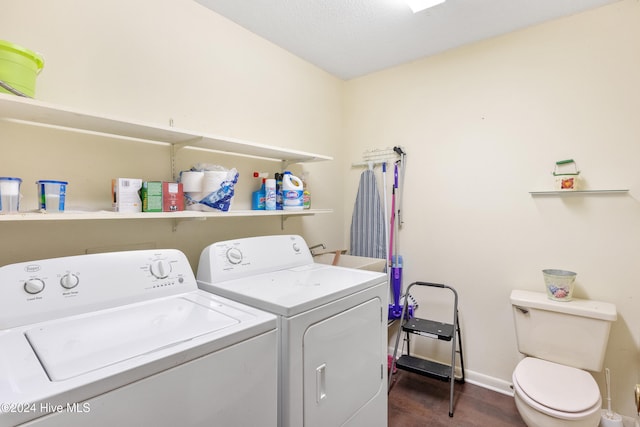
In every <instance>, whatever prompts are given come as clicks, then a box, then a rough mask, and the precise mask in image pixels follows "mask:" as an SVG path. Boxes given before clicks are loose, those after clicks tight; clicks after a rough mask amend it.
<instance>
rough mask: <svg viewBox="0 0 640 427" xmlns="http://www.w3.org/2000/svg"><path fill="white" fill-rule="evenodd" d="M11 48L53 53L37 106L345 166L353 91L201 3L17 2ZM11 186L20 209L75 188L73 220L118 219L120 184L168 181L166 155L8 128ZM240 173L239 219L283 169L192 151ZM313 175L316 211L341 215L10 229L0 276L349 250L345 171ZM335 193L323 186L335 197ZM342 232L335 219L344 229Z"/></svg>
mask: <svg viewBox="0 0 640 427" xmlns="http://www.w3.org/2000/svg"><path fill="white" fill-rule="evenodd" d="M0 28H2V30H1V33H0V38H2V39H6V40H10V41H12V42H14V43H17V44H20V45H23V46H26V47H28V48H30V49H32V50H35V51H38V52H41V53H43V55H44V56H45V60H46V65H45V68H44V70H43V72H42V73H41V75H40V76H39V77H38V81H37V93H36V97H37V98H39V99H40V100H43V101H47V102H51V103H54V104H59V105H63V106H66V107H69V108H74V109H80V110H82V111H88V112H94V113H97V114H103V115H108V116H116V117H123V118H126V119H129V120H133V121H142V122H149V123H157V124H160V125H168V124H169V121H170V119H172V120H173V125H174V126H175V127H178V128H186V129H192V130H196V131H202V132H205V133H213V134H221V135H225V136H229V137H236V138H241V139H245V140H250V141H253V142H257V143H262V144H267V145H273V146H279V147H285V148H291V149H296V150H301V151H307V152H313V153H319V154H323V155H328V156H336V157H339V156H340V151H339V150H340V149H341V146H342V142H343V141H342V120H343V114H342V97H343V86H344V82H342V81H340V80H339V79H336V78H335V77H332V76H330V75H328V74H326V73H325V72H323V71H321V70H319V69H317V68H315V67H313V66H311V65H310V64H308V63H306V62H304V61H302V60H300V59H299V58H297V57H295V56H293V55H291V54H289V53H287V52H285V51H283V50H282V49H280V48H278V47H276V46H274V45H272V44H271V43H269V42H267V41H265V40H263V39H261V38H258V37H257V36H255V35H253V34H251V33H249V32H247V31H245V30H243V29H241V28H239V27H238V26H237V25H235V24H233V23H231V22H230V21H228V20H226V19H223V18H222V17H220V16H219V15H216V14H215V13H213V12H211V11H210V10H208V9H206V8H204V7H202V6H200V5H199V4H198V3H196V2H194V1H192V0H179V1H175V0H160V1H157V0H142V1H140V0H138V1H135V2H131V1H128V0H116V1H100V2H95V1H94V2H86V1H81V0H63V1H56V2H50V1H46V0H26V1H22V0H19V1H18V0H16V1H8V2H4V3H3V13H2V14H0ZM0 132H1V140H2V143H3V155H2V156H1V157H0V175H1V176H18V177H21V178H23V180H24V184H23V191H22V193H23V195H24V199H23V200H22V207H23V208H24V209H31V208H35V206H36V201H35V197H36V195H35V191H36V189H35V185H34V182H35V181H36V180H38V179H62V180H68V181H69V182H70V185H69V188H68V195H67V197H68V198H67V208H68V209H70V210H74V209H85V208H88V209H100V208H104V209H108V208H109V204H110V200H109V199H110V195H109V191H110V187H109V186H110V182H111V181H110V180H111V178H113V177H139V178H143V179H149V180H159V179H165V180H168V179H171V166H170V162H169V159H170V157H169V148H168V147H166V146H157V145H149V144H139V143H131V142H130V141H122V140H118V139H115V138H111V137H104V136H89V135H85V134H78V133H72V132H67V131H62V130H51V129H43V128H33V127H30V126H25V125H22V124H16V123H7V122H0ZM199 162H202V163H213V164H221V165H223V166H225V167H237V168H238V170H239V172H240V182H239V184H238V186H237V193H236V197H235V200H234V205H233V206H234V207H235V208H244V209H248V208H250V193H251V192H252V191H254V190H255V189H256V188H257V186H258V182H257V180H254V179H253V177H252V172H253V171H254V170H258V171H268V172H270V173H273V172H275V171H276V170H279V169H280V168H281V165H280V163H278V162H275V163H274V162H267V161H257V160H250V159H246V158H239V157H226V156H221V155H217V154H213V155H212V154H208V153H203V152H201V151H190V150H181V151H179V152H178V155H177V166H178V170H181V169H188V168H189V167H191V165H193V164H194V163H199ZM335 164H336V163H335V162H320V163H312V164H307V165H293V166H290V168H291V169H292V170H293V171H294V172H296V173H301V172H302V171H303V170H304V171H305V172H307V173H308V174H309V186H310V189H311V192H312V204H313V206H314V207H317V208H330V209H333V210H334V213H333V214H322V215H316V216H314V217H305V218H300V217H297V218H289V219H287V220H286V221H285V222H284V229H281V225H282V224H281V221H280V219H279V218H258V219H256V218H253V219H222V220H208V221H204V222H202V221H189V222H182V223H180V224H179V225H178V228H177V231H175V232H174V231H173V222H172V221H171V220H152V221H120V220H119V221H89V222H85V221H75V222H38V223H33V222H28V223H7V222H2V223H0V233H2V236H3V237H2V241H3V242H10V243H5V244H4V245H3V249H2V252H1V253H0V263H2V264H6V263H9V262H15V261H21V260H25V259H33V258H41V257H52V256H62V255H70V254H76V253H84V252H85V251H87V250H89V251H94V250H103V249H116V250H117V249H120V248H138V247H176V248H178V249H181V250H183V251H184V252H185V253H187V255H188V256H189V258H190V260H191V262H192V264H193V266H194V267H195V265H196V263H197V259H198V256H199V253H200V251H201V250H202V248H203V247H204V246H206V245H207V244H209V243H212V242H214V241H217V240H221V239H227V238H236V237H242V236H251V235H262V234H278V233H296V234H302V235H304V237H305V238H306V239H308V240H309V244H315V243H318V242H325V243H326V244H327V245H328V246H331V247H342V246H343V235H342V230H341V229H340V228H338V227H332V226H331V224H334V223H341V221H342V215H343V207H342V196H341V192H340V190H338V191H337V192H336V188H337V189H340V188H341V182H342V181H343V177H342V174H343V173H344V172H343V171H342V170H341V169H338V168H336V167H335ZM325 184H326V185H325ZM336 218H337V219H336Z"/></svg>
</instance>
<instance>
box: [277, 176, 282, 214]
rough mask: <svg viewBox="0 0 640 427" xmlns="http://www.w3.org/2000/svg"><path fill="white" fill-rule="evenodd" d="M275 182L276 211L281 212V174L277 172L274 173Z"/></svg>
mask: <svg viewBox="0 0 640 427" xmlns="http://www.w3.org/2000/svg"><path fill="white" fill-rule="evenodd" d="M275 180H276V209H277V210H279V211H281V210H282V206H283V205H282V174H281V173H279V172H276V174H275Z"/></svg>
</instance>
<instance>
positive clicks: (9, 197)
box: [0, 176, 22, 214]
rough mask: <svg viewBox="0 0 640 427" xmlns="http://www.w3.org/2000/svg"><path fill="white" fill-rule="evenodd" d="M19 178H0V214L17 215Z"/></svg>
mask: <svg viewBox="0 0 640 427" xmlns="http://www.w3.org/2000/svg"><path fill="white" fill-rule="evenodd" d="M21 183H22V180H21V179H20V178H13V177H9V176H0V214H11V213H17V212H18V210H19V208H20V184H21Z"/></svg>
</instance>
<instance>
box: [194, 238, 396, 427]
mask: <svg viewBox="0 0 640 427" xmlns="http://www.w3.org/2000/svg"><path fill="white" fill-rule="evenodd" d="M197 279H198V286H199V287H200V288H201V289H204V290H207V291H210V292H212V293H214V294H217V295H221V296H224V297H226V298H229V299H232V300H235V301H238V302H241V303H243V304H247V305H250V306H253V307H256V308H258V309H261V310H264V311H268V312H270V313H273V314H275V315H277V317H278V334H279V341H280V345H279V365H278V369H279V372H280V373H279V391H278V399H279V415H278V417H279V422H278V424H279V426H281V427H334V426H335V427H337V426H350V427H365V426H366V427H376V426H386V425H387V389H386V382H387V311H388V309H387V300H388V289H387V276H386V275H385V274H383V273H375V272H371V271H364V270H355V269H350V268H342V267H335V266H329V265H324V264H316V263H314V262H313V258H312V256H311V253H310V251H309V249H308V247H307V244H306V243H305V241H304V240H303V239H302V237H300V236H294V235H284V236H264V237H254V238H247V239H238V240H230V241H225V242H218V243H214V244H212V245H210V246H208V247H207V248H205V249H204V251H203V252H202V254H201V257H200V262H199V265H198V273H197Z"/></svg>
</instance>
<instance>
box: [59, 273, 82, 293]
mask: <svg viewBox="0 0 640 427" xmlns="http://www.w3.org/2000/svg"><path fill="white" fill-rule="evenodd" d="M78 283H80V279H79V278H78V276H76V275H75V274H71V273H67V274H65V275H64V276H62V277H61V278H60V285H61V286H62V287H63V288H65V289H73V288H75V287H76V286H78Z"/></svg>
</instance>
